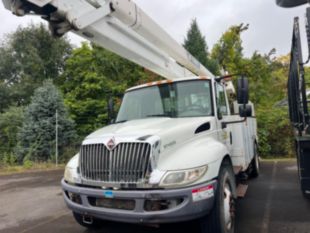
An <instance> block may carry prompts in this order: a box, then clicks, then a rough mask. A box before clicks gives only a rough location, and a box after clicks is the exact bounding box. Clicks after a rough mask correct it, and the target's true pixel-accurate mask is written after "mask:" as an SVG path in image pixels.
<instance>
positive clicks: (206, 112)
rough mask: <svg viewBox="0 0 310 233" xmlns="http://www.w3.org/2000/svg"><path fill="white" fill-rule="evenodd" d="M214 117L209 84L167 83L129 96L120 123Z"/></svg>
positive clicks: (140, 90)
mask: <svg viewBox="0 0 310 233" xmlns="http://www.w3.org/2000/svg"><path fill="white" fill-rule="evenodd" d="M210 115H213V108H212V99H211V91H210V81H209V80H191V81H183V82H174V83H166V84H162V85H157V86H150V87H145V88H141V89H136V90H133V91H129V92H127V93H126V94H125V96H124V99H123V102H122V105H121V107H120V110H119V113H118V116H117V119H116V122H123V121H128V120H134V119H143V118H148V117H201V116H210Z"/></svg>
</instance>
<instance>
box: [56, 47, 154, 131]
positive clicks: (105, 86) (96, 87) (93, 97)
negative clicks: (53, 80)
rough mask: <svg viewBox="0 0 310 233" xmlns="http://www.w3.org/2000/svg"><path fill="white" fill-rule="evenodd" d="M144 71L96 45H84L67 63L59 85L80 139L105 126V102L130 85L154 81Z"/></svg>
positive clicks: (106, 118)
mask: <svg viewBox="0 0 310 233" xmlns="http://www.w3.org/2000/svg"><path fill="white" fill-rule="evenodd" d="M157 78H158V76H156V75H155V76H154V75H153V74H152V73H150V72H146V71H145V70H144V68H142V67H140V66H138V65H135V64H133V63H132V62H130V61H128V60H126V59H123V58H121V57H119V56H118V55H115V54H113V53H111V52H109V51H107V50H106V49H103V48H101V47H98V46H96V45H92V46H89V45H88V44H86V43H84V44H83V45H82V47H81V48H77V49H74V50H73V54H72V57H70V58H69V59H68V60H67V61H66V66H65V72H64V73H63V75H62V76H61V77H60V78H59V79H58V82H57V83H58V85H59V86H60V88H61V89H62V91H63V93H64V95H65V103H66V105H67V106H68V108H69V110H70V114H71V117H72V119H74V121H75V122H76V124H77V131H78V134H79V135H80V136H81V137H83V136H85V135H87V134H89V133H90V132H92V131H93V130H94V129H97V128H99V127H102V126H104V125H106V124H107V123H108V116H107V101H108V99H109V98H110V97H113V96H114V97H115V96H121V95H122V94H123V92H124V91H125V90H126V89H127V88H128V87H131V86H133V85H137V84H139V83H143V82H146V81H151V80H154V79H157Z"/></svg>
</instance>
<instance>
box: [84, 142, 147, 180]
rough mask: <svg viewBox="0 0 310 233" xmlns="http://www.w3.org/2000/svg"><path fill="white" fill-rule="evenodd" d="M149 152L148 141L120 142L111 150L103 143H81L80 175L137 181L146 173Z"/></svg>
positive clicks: (96, 178)
mask: <svg viewBox="0 0 310 233" xmlns="http://www.w3.org/2000/svg"><path fill="white" fill-rule="evenodd" d="M150 152H151V146H150V144H148V143H120V144H118V145H117V146H116V147H115V148H114V149H113V150H111V151H110V150H108V149H107V148H106V146H105V145H104V144H89V145H83V146H82V147H81V151H80V171H81V175H82V177H83V178H84V179H87V180H91V181H102V182H125V183H137V182H138V181H139V180H141V179H143V178H144V177H145V175H146V172H147V168H148V164H149V158H150Z"/></svg>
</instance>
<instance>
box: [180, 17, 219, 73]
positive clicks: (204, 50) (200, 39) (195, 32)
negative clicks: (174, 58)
mask: <svg viewBox="0 0 310 233" xmlns="http://www.w3.org/2000/svg"><path fill="white" fill-rule="evenodd" d="M183 46H184V48H185V49H186V50H187V51H188V52H190V53H191V54H192V55H193V56H194V57H195V58H196V59H197V60H198V61H199V62H200V63H201V64H202V65H204V66H205V67H206V68H208V69H209V70H210V71H211V72H212V73H213V74H219V68H218V64H217V62H216V60H214V59H212V58H210V56H209V53H208V46H207V43H206V40H205V37H204V36H203V35H202V33H201V31H200V29H199V27H198V24H197V20H196V19H193V20H192V22H191V25H190V28H189V30H188V31H187V35H186V38H185V41H184V44H183Z"/></svg>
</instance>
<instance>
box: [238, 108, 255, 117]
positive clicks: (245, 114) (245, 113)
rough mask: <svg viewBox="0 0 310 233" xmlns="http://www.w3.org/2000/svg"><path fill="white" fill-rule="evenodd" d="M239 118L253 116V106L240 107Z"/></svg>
mask: <svg viewBox="0 0 310 233" xmlns="http://www.w3.org/2000/svg"><path fill="white" fill-rule="evenodd" d="M239 116H240V117H251V116H252V106H251V105H245V106H244V105H240V106H239Z"/></svg>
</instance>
